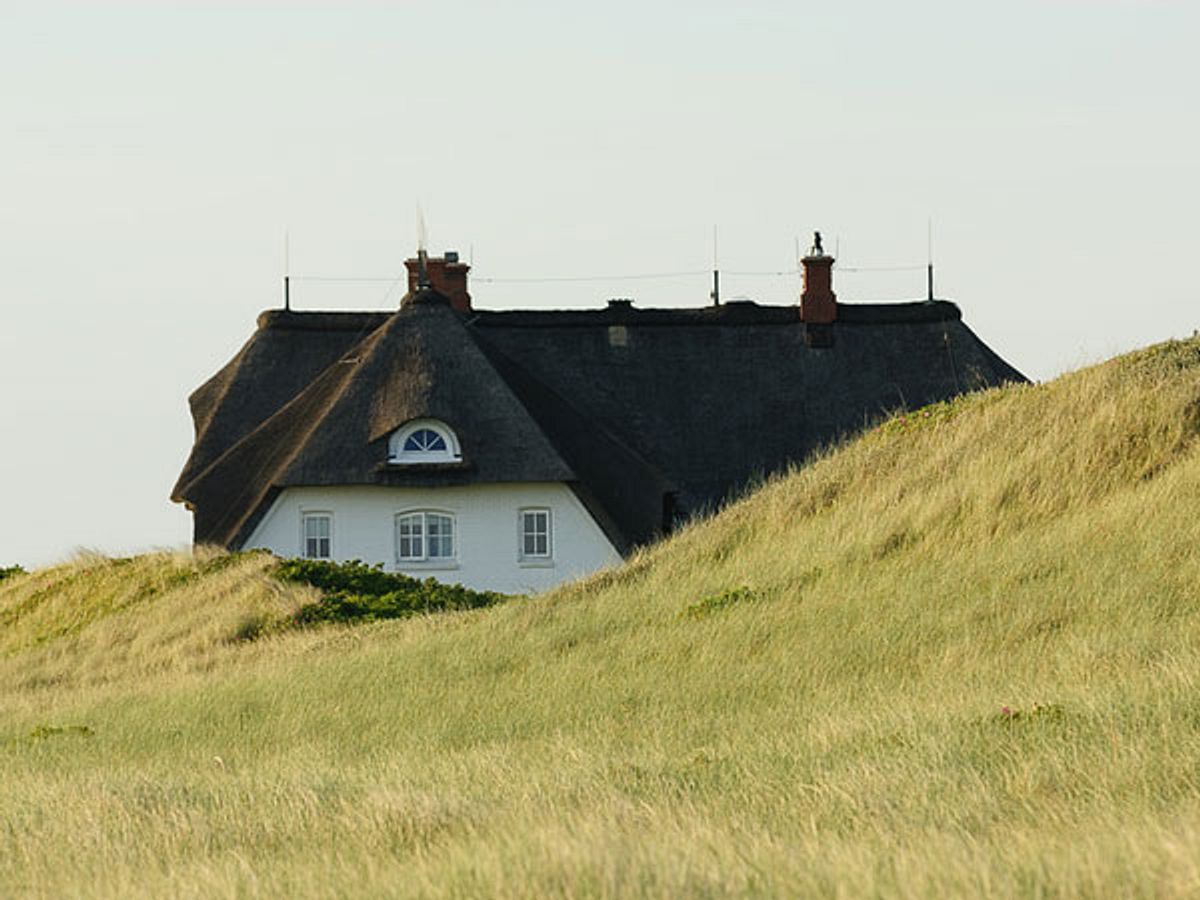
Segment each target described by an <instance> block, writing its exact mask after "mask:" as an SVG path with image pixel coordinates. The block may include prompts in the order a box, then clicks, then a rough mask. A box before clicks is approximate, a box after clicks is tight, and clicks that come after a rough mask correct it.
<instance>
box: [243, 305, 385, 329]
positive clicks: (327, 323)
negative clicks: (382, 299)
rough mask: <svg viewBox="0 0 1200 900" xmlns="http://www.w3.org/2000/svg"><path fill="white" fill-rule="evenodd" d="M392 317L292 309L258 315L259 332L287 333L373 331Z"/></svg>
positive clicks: (369, 313)
mask: <svg viewBox="0 0 1200 900" xmlns="http://www.w3.org/2000/svg"><path fill="white" fill-rule="evenodd" d="M391 317H392V313H390V312H357V311H345V312H343V311H329V312H297V311H296V310H294V309H265V310H263V311H262V312H260V313H259V314H258V327H259V329H260V330H265V329H267V328H277V329H281V330H288V331H362V330H364V329H367V330H369V331H374V330H375V329H376V328H378V327H379V326H380V325H382V324H383V323H384V322H386V321H387V320H388V319H390V318H391Z"/></svg>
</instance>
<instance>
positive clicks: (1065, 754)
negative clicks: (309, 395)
mask: <svg viewBox="0 0 1200 900" xmlns="http://www.w3.org/2000/svg"><path fill="white" fill-rule="evenodd" d="M1198 410H1200V344H1197V343H1196V342H1176V343H1171V344H1167V345H1162V346H1159V347H1155V348H1151V349H1149V350H1146V351H1143V352H1141V353H1137V354H1133V355H1131V356H1127V357H1122V358H1120V359H1117V360H1114V361H1111V362H1109V363H1106V364H1104V365H1101V366H1098V367H1094V368H1092V369H1088V370H1085V371H1082V372H1079V373H1075V374H1072V375H1069V376H1066V377H1063V378H1060V379H1058V380H1056V381H1054V382H1051V383H1049V384H1046V385H1042V386H1037V387H1012V388H1006V389H1002V390H994V391H989V392H986V393H981V394H974V395H970V396H968V397H964V398H961V399H959V400H957V401H955V402H953V403H949V404H943V405H940V406H937V407H933V408H930V409H929V410H926V411H918V412H916V413H911V414H908V415H905V416H903V417H897V418H895V419H893V420H891V421H889V422H887V423H885V424H884V425H882V426H880V427H879V428H877V429H875V430H874V431H872V432H870V433H869V434H867V435H864V436H863V437H862V438H860V439H858V440H856V441H854V442H851V443H849V444H848V445H846V446H844V447H842V448H839V449H837V450H836V451H832V452H830V453H829V454H827V455H826V456H825V457H824V458H822V459H819V460H817V461H815V462H814V463H813V464H812V465H810V466H807V467H805V468H804V469H802V470H800V471H798V472H796V473H793V474H792V475H790V476H788V477H786V478H780V479H776V480H773V481H772V482H770V483H768V484H767V485H765V486H764V487H763V488H762V489H761V490H760V491H758V492H756V493H755V494H754V495H752V496H750V497H747V498H746V499H745V500H743V501H741V502H740V503H738V504H736V505H734V506H733V507H731V508H729V509H728V510H726V511H725V512H724V513H723V514H721V515H719V516H717V517H715V518H713V519H711V520H707V521H703V522H698V523H696V524H694V525H693V526H691V527H689V528H687V529H686V530H685V531H683V532H682V533H680V534H679V535H677V536H675V537H674V538H672V539H671V540H670V541H667V542H665V543H663V544H661V545H659V546H656V547H654V548H651V549H649V550H646V551H644V552H642V553H640V554H638V555H637V556H636V557H635V558H633V559H632V560H630V561H629V562H628V563H627V564H626V565H625V566H623V567H621V568H620V569H615V570H612V571H608V572H603V573H600V574H598V575H596V576H594V577H592V578H590V579H587V580H585V581H583V582H580V583H577V584H573V585H569V586H566V587H564V588H561V589H559V590H557V591H555V592H552V593H550V594H548V595H542V596H538V597H532V598H526V599H518V600H514V601H511V602H509V603H506V604H502V605H500V606H497V607H493V608H489V609H483V610H474V611H469V612H458V613H449V614H441V615H430V616H421V617H418V618H415V619H408V620H404V621H391V622H379V623H373V624H369V625H364V626H357V627H345V626H331V627H320V628H308V629H300V630H295V629H287V628H272V627H260V628H259V629H257V630H254V631H253V632H252V633H253V634H256V635H261V636H259V637H258V638H257V639H255V640H245V639H243V638H240V637H239V635H245V634H247V633H250V632H247V631H246V630H245V628H244V624H245V622H246V621H255V622H258V623H259V624H260V626H262V625H264V624H265V625H268V626H269V625H270V624H271V623H276V622H285V621H287V620H288V617H289V616H291V615H294V613H295V611H296V610H297V609H299V608H300V607H301V606H302V605H303V604H304V603H306V602H311V601H312V592H311V591H310V590H309V589H306V588H302V587H298V586H295V585H285V584H282V583H280V582H278V581H276V580H275V579H273V578H272V577H271V574H270V567H271V563H270V560H269V559H268V558H266V557H262V556H248V557H224V556H221V555H219V554H200V555H198V556H197V557H196V558H192V557H190V556H186V555H171V554H159V555H152V556H147V557H140V558H137V559H135V560H131V561H106V560H103V559H99V558H85V559H80V560H77V561H74V562H72V563H69V564H66V565H64V566H60V567H56V568H53V569H48V570H43V571H39V572H33V573H29V574H17V575H14V576H12V577H10V578H7V579H5V580H4V581H0V893H3V894H5V895H18V896H26V895H27V896H47V897H49V896H97V897H117V896H184V897H187V896H195V897H201V896H203V897H212V896H230V897H232V896H239V897H241V896H296V897H305V896H320V897H330V896H332V897H337V896H347V897H350V896H431V897H459V896H461V897H477V896H489V897H502V898H503V897H512V898H516V897H529V896H568V897H610V896H653V897H663V896H700V897H704V896H729V895H749V896H760V895H775V896H806V895H810V896H846V897H849V896H855V897H857V896H887V897H925V896H981V895H984V896H1028V897H1054V896H1071V897H1076V896H1084V897H1087V896H1093V897H1108V896H1132V897H1139V896H1142V897H1162V896H1190V895H1194V894H1197V893H1200V685H1198V684H1197V679H1198V677H1200V590H1198V588H1197V585H1200V546H1198V538H1200V529H1198V528H1197V526H1196V524H1195V522H1196V514H1195V510H1196V509H1197V508H1198V506H1200V503H1198V501H1200V451H1198V449H1197V443H1196V438H1197V434H1198V433H1200V412H1198Z"/></svg>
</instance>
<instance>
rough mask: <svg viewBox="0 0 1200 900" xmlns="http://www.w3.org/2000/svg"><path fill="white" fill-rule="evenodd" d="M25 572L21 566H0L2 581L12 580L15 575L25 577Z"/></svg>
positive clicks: (0, 578)
mask: <svg viewBox="0 0 1200 900" xmlns="http://www.w3.org/2000/svg"><path fill="white" fill-rule="evenodd" d="M24 574H25V570H24V569H22V568H21V567H20V566H7V567H6V566H0V581H3V580H4V579H5V578H11V577H12V576H13V575H24Z"/></svg>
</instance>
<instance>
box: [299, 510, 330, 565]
mask: <svg viewBox="0 0 1200 900" xmlns="http://www.w3.org/2000/svg"><path fill="white" fill-rule="evenodd" d="M303 521H304V541H303V544H304V555H305V557H307V558H308V559H329V557H330V556H331V555H332V542H331V541H330V537H331V535H332V531H333V525H332V520H331V517H330V516H327V515H312V516H305V517H304V520H303Z"/></svg>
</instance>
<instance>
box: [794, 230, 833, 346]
mask: <svg viewBox="0 0 1200 900" xmlns="http://www.w3.org/2000/svg"><path fill="white" fill-rule="evenodd" d="M801 262H802V263H804V290H803V292H802V293H801V294H800V321H801V322H807V323H808V324H809V325H830V324H832V323H833V322H835V321H837V294H835V293H834V292H833V257H832V256H826V255H825V250H824V248H823V247H822V246H821V232H819V231H818V232H816V233H815V234H814V236H813V245H812V248H811V249H810V250H809V251H808V255H807V256H805V257H804V259H802V260H801Z"/></svg>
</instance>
